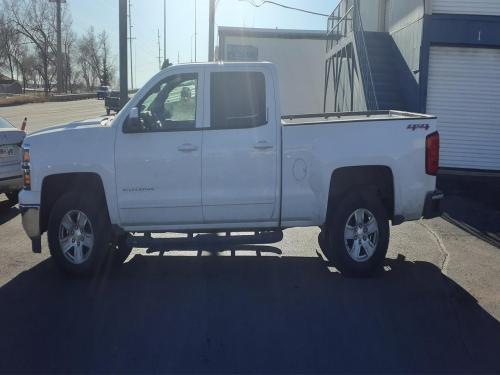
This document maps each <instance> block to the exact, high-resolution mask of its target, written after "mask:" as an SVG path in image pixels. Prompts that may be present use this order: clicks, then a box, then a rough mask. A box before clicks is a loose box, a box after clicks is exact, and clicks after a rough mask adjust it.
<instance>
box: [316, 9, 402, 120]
mask: <svg viewBox="0 0 500 375" xmlns="http://www.w3.org/2000/svg"><path fill="white" fill-rule="evenodd" d="M327 35H328V39H327V48H326V49H327V58H326V64H325V92H324V103H323V104H324V111H325V112H332V111H333V112H345V111H360V110H369V111H372V110H379V109H380V110H386V109H394V110H395V109H399V110H405V109H406V108H404V105H403V103H402V102H401V95H400V88H399V81H398V72H397V65H396V64H395V61H396V56H395V50H396V47H395V44H394V41H393V39H392V37H391V36H390V35H389V34H388V33H385V32H366V31H365V30H364V29H363V21H362V19H361V11H360V0H342V1H341V2H340V3H339V5H338V6H337V7H336V8H335V10H334V11H333V13H332V14H331V16H330V17H329V19H328V30H327Z"/></svg>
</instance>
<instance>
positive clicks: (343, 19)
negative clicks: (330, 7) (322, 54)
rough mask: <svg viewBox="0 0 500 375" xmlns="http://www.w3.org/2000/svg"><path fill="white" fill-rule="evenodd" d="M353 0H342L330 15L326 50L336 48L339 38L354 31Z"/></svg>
mask: <svg viewBox="0 0 500 375" xmlns="http://www.w3.org/2000/svg"><path fill="white" fill-rule="evenodd" d="M353 9H354V6H353V0H342V1H340V2H339V4H338V5H337V6H336V7H335V10H334V11H333V12H332V14H331V15H330V17H328V23H327V28H326V30H327V31H326V34H327V42H326V51H327V52H328V51H330V50H331V49H332V48H334V47H335V46H336V45H337V44H338V43H339V40H340V39H342V38H344V37H346V36H347V35H348V34H349V33H351V32H352V31H353V25H352V21H353V19H352V13H353Z"/></svg>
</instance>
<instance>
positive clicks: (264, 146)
mask: <svg viewBox="0 0 500 375" xmlns="http://www.w3.org/2000/svg"><path fill="white" fill-rule="evenodd" d="M273 147H274V146H273V145H272V144H270V143H269V142H267V141H258V142H257V143H256V144H254V145H253V148H255V149H257V150H268V149H270V148H273Z"/></svg>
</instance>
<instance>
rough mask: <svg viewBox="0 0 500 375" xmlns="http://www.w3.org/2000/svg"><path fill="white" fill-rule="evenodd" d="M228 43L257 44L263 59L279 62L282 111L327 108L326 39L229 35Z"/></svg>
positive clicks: (293, 111)
mask: <svg viewBox="0 0 500 375" xmlns="http://www.w3.org/2000/svg"><path fill="white" fill-rule="evenodd" d="M228 44H239V45H250V46H254V47H257V48H258V50H259V57H258V59H259V61H270V62H273V63H275V64H276V66H277V68H278V75H279V80H280V96H281V111H282V113H284V114H299V113H319V112H323V95H324V80H325V59H326V52H325V49H326V41H324V40H314V39H284V38H255V37H252V38H250V37H243V38H240V37H232V36H231V37H230V36H228V37H226V38H225V45H226V46H227V45H228Z"/></svg>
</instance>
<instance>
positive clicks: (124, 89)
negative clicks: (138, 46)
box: [118, 0, 128, 107]
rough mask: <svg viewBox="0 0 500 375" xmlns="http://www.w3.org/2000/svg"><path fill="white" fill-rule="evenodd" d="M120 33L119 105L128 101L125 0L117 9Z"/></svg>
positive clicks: (122, 0) (121, 0)
mask: <svg viewBox="0 0 500 375" xmlns="http://www.w3.org/2000/svg"><path fill="white" fill-rule="evenodd" d="M118 20H119V33H120V106H122V107H123V106H124V105H125V103H126V102H127V101H128V64H127V0H120V2H119V11H118Z"/></svg>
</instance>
